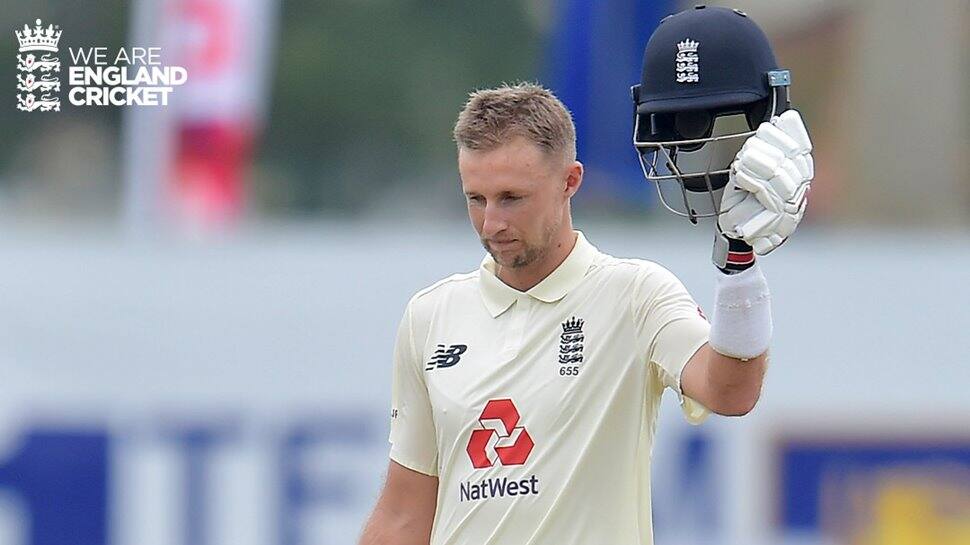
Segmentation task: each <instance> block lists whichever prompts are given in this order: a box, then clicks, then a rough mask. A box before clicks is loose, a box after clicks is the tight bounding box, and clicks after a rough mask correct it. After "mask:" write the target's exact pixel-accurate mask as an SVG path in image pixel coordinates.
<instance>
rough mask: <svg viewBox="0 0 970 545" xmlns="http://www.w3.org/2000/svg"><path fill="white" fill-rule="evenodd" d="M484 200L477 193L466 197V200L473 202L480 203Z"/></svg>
mask: <svg viewBox="0 0 970 545" xmlns="http://www.w3.org/2000/svg"><path fill="white" fill-rule="evenodd" d="M484 200H485V199H483V198H481V197H479V196H478V195H473V196H470V197H468V202H473V203H475V204H480V203H482V201H484Z"/></svg>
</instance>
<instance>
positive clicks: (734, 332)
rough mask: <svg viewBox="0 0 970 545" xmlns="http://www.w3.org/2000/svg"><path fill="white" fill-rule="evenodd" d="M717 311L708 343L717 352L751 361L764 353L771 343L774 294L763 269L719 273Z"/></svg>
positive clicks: (712, 319)
mask: <svg viewBox="0 0 970 545" xmlns="http://www.w3.org/2000/svg"><path fill="white" fill-rule="evenodd" d="M715 275H716V276H717V279H716V280H715V291H714V312H713V315H712V316H711V336H710V339H709V341H708V344H710V345H711V348H713V349H714V350H715V351H716V352H718V353H720V354H723V355H725V356H728V357H731V358H737V359H743V360H748V359H751V358H756V357H758V356H760V355H761V354H764V353H765V351H767V350H768V343H769V342H770V341H771V294H770V293H769V291H768V281H767V279H765V275H764V273H762V272H761V267H759V266H758V264H757V263H755V264H754V265H753V266H752V267H750V268H748V269H746V270H744V271H741V272H738V273H735V274H730V275H729V274H724V273H722V272H716V273H715Z"/></svg>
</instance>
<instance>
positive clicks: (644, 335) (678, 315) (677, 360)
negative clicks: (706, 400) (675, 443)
mask: <svg viewBox="0 0 970 545" xmlns="http://www.w3.org/2000/svg"><path fill="white" fill-rule="evenodd" d="M651 265H652V266H651V267H645V268H644V269H643V270H642V271H641V272H640V274H639V275H638V277H637V282H636V284H635V285H634V289H633V301H632V304H633V316H634V320H635V322H636V323H635V326H636V332H637V347H638V349H639V350H640V353H641V354H646V359H647V362H648V364H649V365H651V366H653V367H654V370H655V371H656V372H657V374H658V376H659V377H660V379H661V380H662V381H663V384H664V386H666V387H668V388H670V389H671V390H673V391H674V392H676V393H677V397H678V399H679V400H680V407H681V410H682V411H683V413H684V416H685V418H686V419H687V421H688V422H690V423H691V424H700V423H701V422H703V421H704V419H705V418H707V416H708V415H709V414H710V411H709V410H708V409H707V407H704V406H703V405H702V404H701V403H700V402H698V401H697V400H694V399H692V398H690V397H688V396H686V395H684V391H683V388H682V387H681V383H680V377H681V374H682V373H683V371H684V367H685V366H686V365H687V362H688V361H689V360H690V358H691V357H692V356H693V355H694V354H695V353H696V352H697V351H698V350H699V349H700V348H701V347H702V346H704V343H706V342H707V340H708V338H709V336H710V330H711V326H710V324H708V322H707V320H706V319H705V318H704V316H703V314H701V311H700V307H699V306H697V303H696V302H694V299H693V298H692V297H691V296H690V294H689V293H688V292H687V288H685V287H684V285H683V283H681V281H680V280H678V279H677V277H676V276H674V274H673V273H671V272H670V271H668V270H667V269H665V268H663V267H661V266H660V265H657V264H651Z"/></svg>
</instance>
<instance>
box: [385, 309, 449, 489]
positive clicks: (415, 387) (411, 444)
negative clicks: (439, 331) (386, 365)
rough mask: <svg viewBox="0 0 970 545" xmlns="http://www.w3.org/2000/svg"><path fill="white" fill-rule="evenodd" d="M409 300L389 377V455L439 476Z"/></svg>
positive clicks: (435, 445)
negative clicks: (390, 378)
mask: <svg viewBox="0 0 970 545" xmlns="http://www.w3.org/2000/svg"><path fill="white" fill-rule="evenodd" d="M412 303H413V300H412V301H411V303H408V306H407V309H406V310H405V312H404V317H403V318H402V319H401V324H400V326H399V327H398V331H397V342H396V343H395V345H394V359H393V362H394V363H393V371H392V380H391V431H390V435H389V436H388V441H390V443H391V453H390V457H391V459H392V460H394V461H395V462H397V463H399V464H401V465H402V466H404V467H407V468H409V469H412V470H414V471H418V472H420V473H424V474H425V475H432V476H436V475H438V446H437V440H436V433H435V426H434V419H433V417H432V412H431V400H430V398H429V396H428V387H427V384H426V383H425V380H424V372H423V371H422V367H423V366H422V362H421V359H420V358H419V356H418V352H417V350H416V349H415V343H414V328H413V324H412V312H413V309H412V306H413V305H412Z"/></svg>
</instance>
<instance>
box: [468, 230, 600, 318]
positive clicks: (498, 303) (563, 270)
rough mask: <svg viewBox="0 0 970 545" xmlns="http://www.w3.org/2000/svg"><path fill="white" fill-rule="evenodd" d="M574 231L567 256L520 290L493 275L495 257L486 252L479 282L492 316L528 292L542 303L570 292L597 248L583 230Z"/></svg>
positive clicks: (506, 308) (483, 298) (577, 283)
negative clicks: (533, 282) (542, 275)
mask: <svg viewBox="0 0 970 545" xmlns="http://www.w3.org/2000/svg"><path fill="white" fill-rule="evenodd" d="M574 232H575V233H576V244H575V246H573V249H572V251H570V252H569V255H568V256H566V259H565V260H564V261H563V262H562V263H561V264H560V265H559V266H558V267H556V270H554V271H552V272H551V273H549V276H547V277H545V278H544V279H542V281H541V282H539V283H538V284H536V285H535V286H533V287H532V288H531V289H530V290H529V291H525V292H521V291H519V290H517V289H515V288H513V287H512V286H509V285H508V284H506V283H505V282H502V281H501V280H499V278H498V276H496V275H495V268H496V267H495V265H496V264H495V260H494V259H493V258H492V256H491V255H488V254H485V259H483V260H482V264H481V266H480V267H479V285H480V289H481V293H482V300H483V301H484V302H485V307H486V308H487V309H488V312H489V314H491V315H492V317H493V318H495V317H497V316H498V315H499V314H502V313H503V312H505V311H506V310H508V308H509V307H510V306H512V303H514V302H515V300H516V299H518V298H520V297H522V296H524V295H528V296H530V297H533V298H535V299H538V300H540V301H542V302H544V303H554V302H556V301H558V300H560V299H562V298H563V297H565V295H566V294H567V293H569V292H570V291H571V290H572V289H573V288H575V287H576V286H578V285H579V283H580V282H581V281H582V280H583V278H584V277H585V276H586V271H587V270H588V269H589V266H590V265H591V264H592V263H593V258H594V257H595V256H596V253H597V252H598V250H597V249H596V247H595V246H593V245H592V244H590V243H589V242H588V241H587V240H586V237H585V236H583V233H582V231H574Z"/></svg>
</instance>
